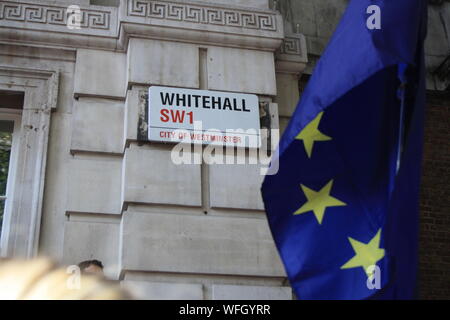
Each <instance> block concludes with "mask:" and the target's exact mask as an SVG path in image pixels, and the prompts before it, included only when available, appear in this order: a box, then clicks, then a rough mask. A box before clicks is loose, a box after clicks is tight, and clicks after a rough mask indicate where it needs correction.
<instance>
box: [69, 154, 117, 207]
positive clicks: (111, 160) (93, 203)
mask: <svg viewBox="0 0 450 320" xmlns="http://www.w3.org/2000/svg"><path fill="white" fill-rule="evenodd" d="M121 169H122V159H121V158H120V157H105V156H95V157H86V156H83V157H78V158H74V159H71V160H70V162H69V173H68V180H67V183H68V185H69V186H68V188H69V189H68V193H67V197H68V199H67V210H66V211H74V212H88V213H109V214H120V211H121V206H120V186H121V182H122V176H121Z"/></svg>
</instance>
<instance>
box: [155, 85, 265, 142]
mask: <svg viewBox="0 0 450 320" xmlns="http://www.w3.org/2000/svg"><path fill="white" fill-rule="evenodd" d="M148 108H149V110H148V115H149V121H148V139H149V140H150V141H162V142H185V143H195V144H214V145H224V146H238V147H250V148H258V147H259V146H260V144H261V141H260V122H259V103H258V97H257V96H256V95H253V94H240V93H230V92H219V91H209V90H193V89H181V88H170V87H159V86H152V87H150V88H149V95H148Z"/></svg>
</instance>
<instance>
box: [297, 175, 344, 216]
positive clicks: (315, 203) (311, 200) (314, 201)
mask: <svg viewBox="0 0 450 320" xmlns="http://www.w3.org/2000/svg"><path fill="white" fill-rule="evenodd" d="M332 186H333V180H331V181H330V182H328V183H327V185H326V186H325V187H323V188H322V189H321V190H320V191H314V190H311V189H310V188H308V187H306V186H304V185H301V187H302V190H303V192H304V193H305V196H306V199H308V201H307V202H306V203H305V204H304V205H303V206H301V208H300V209H298V210H297V211H295V212H294V215H297V214H302V213H305V212H309V211H313V212H314V215H315V216H316V219H317V221H318V222H319V224H322V220H323V216H324V214H325V210H326V208H327V207H340V206H346V204H345V203H344V202H342V201H340V200H338V199H336V198H333V197H332V196H330V191H331V187H332Z"/></svg>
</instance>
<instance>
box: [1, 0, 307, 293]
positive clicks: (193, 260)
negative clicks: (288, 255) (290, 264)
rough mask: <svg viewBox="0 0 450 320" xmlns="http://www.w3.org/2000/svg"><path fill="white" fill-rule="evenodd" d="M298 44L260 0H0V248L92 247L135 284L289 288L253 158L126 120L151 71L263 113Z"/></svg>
mask: <svg viewBox="0 0 450 320" xmlns="http://www.w3.org/2000/svg"><path fill="white" fill-rule="evenodd" d="M73 5H75V6H76V7H73ZM69 6H72V7H69ZM74 10H79V12H78V14H79V16H78V17H80V18H79V19H78V18H77V19H78V20H73V19H72V17H73V16H72V14H74V13H76V11H74ZM70 19H72V20H70ZM69 22H70V23H69ZM77 23H78V24H77ZM305 53H306V48H305V43H304V37H303V36H302V35H301V34H289V33H286V32H285V31H284V20H283V18H282V16H281V15H280V14H279V13H278V12H277V11H274V10H272V8H271V7H270V6H269V2H268V1H267V0H250V1H248V0H245V1H244V0H231V1H230V0H207V1H201V2H200V1H195V0H192V1H182V0H175V1H164V0H159V1H150V0H121V1H88V0H70V1H62V0H59V1H53V0H44V1H26V0H11V1H9V0H8V1H3V0H2V1H1V2H0V92H1V95H0V100H1V101H2V103H1V106H2V107H3V108H6V109H8V110H9V109H15V110H16V111H17V114H18V115H19V116H20V117H21V123H22V124H21V131H20V132H19V133H18V135H19V139H18V140H19V142H18V152H17V153H18V157H17V158H18V160H19V161H18V162H17V165H16V168H15V169H16V170H15V171H14V172H15V174H14V179H13V180H14V186H13V187H11V188H9V189H14V191H11V192H9V196H7V199H8V200H7V201H8V203H7V204H8V205H7V207H9V208H10V211H11V212H13V214H10V215H8V214H7V213H5V217H4V220H3V228H2V242H1V249H2V254H3V255H8V256H27V257H32V256H35V255H38V254H39V255H46V256H50V257H53V258H54V259H56V260H58V261H60V262H62V263H64V264H76V263H78V262H80V261H83V260H87V259H98V260H101V261H102V262H103V264H104V265H105V272H106V275H107V277H109V278H111V279H115V280H120V281H121V282H122V284H123V285H124V286H126V287H130V288H132V289H133V290H134V292H136V293H137V294H138V295H139V296H140V297H145V298H159V299H165V298H168V299H169V298H178V299H181V298H183V299H223V298H262V299H277V298H282V299H291V298H292V291H291V289H290V287H289V285H288V284H287V281H286V275H285V272H284V269H283V267H282V264H281V262H280V259H279V257H278V253H277V251H276V249H275V246H274V243H273V240H272V237H271V234H270V231H269V228H268V225H267V222H266V219H265V214H264V211H263V204H262V201H261V196H260V191H259V188H260V184H261V181H262V177H263V176H262V175H261V174H260V171H259V166H258V165H251V164H245V165H207V164H201V165H200V164H192V165H187V164H185V165H175V164H174V163H173V162H172V161H171V157H170V154H171V149H172V147H173V145H172V144H158V143H149V142H146V141H141V139H139V133H138V131H139V128H138V124H139V116H140V114H141V111H142V110H141V109H142V106H143V104H142V101H143V100H145V94H146V92H147V89H148V87H149V86H152V85H160V86H170V87H181V88H192V89H209V90H218V91H226V92H238V93H248V94H256V95H257V96H258V98H259V100H260V103H262V104H264V105H266V106H267V110H268V112H269V115H270V117H271V118H272V121H270V122H271V126H272V127H273V128H275V127H276V126H277V125H278V121H277V118H278V117H277V110H278V108H277V104H276V103H275V102H274V101H275V97H276V96H277V82H282V83H283V84H285V85H284V86H289V88H293V89H294V92H295V91H296V90H295V88H296V87H297V83H298V75H299V74H300V72H301V71H302V70H303V69H304V67H305V65H306V54H305ZM13 102H14V103H13ZM249 156H250V155H248V157H249ZM11 175H13V174H12V172H11ZM11 183H12V182H11Z"/></svg>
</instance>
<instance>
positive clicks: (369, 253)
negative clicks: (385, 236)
mask: <svg viewBox="0 0 450 320" xmlns="http://www.w3.org/2000/svg"><path fill="white" fill-rule="evenodd" d="M380 237H381V229H380V230H378V232H377V234H376V235H375V237H373V239H372V240H370V241H369V243H368V244H365V243H363V242H360V241H358V240H355V239H352V238H350V237H349V238H348V240H349V241H350V244H351V245H352V247H353V250H354V251H355V256H354V257H353V258H351V259H350V260H349V261H347V263H346V264H344V265H343V266H342V267H341V269H351V268H357V267H363V268H364V272H365V273H366V274H367V277H370V276H371V274H370V273H369V272H367V268H368V267H370V266H373V265H375V264H376V263H377V262H378V261H380V260H381V259H382V258H383V257H384V249H381V248H380Z"/></svg>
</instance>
